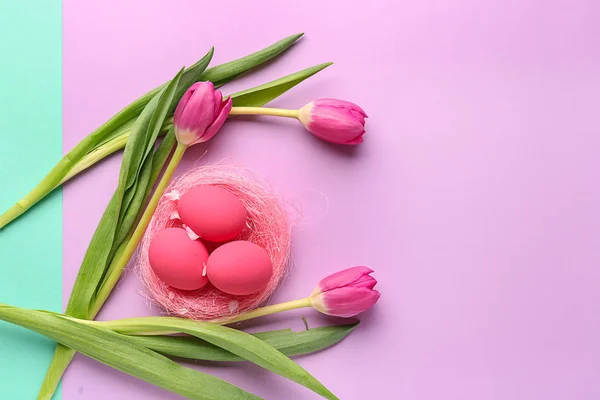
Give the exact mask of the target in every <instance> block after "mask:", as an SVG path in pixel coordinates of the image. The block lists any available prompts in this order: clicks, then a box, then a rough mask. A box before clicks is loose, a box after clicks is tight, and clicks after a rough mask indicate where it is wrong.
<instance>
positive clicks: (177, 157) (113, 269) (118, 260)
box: [91, 143, 187, 318]
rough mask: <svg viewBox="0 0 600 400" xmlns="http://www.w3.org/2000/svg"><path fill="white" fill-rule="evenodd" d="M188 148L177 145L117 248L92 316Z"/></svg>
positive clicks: (96, 311)
mask: <svg viewBox="0 0 600 400" xmlns="http://www.w3.org/2000/svg"><path fill="white" fill-rule="evenodd" d="M186 148H187V147H186V146H185V145H182V144H181V143H178V144H177V147H175V151H174V152H173V156H172V157H171V161H170V162H169V165H167V168H166V169H165V172H164V174H163V176H162V178H161V179H160V182H159V183H158V185H157V186H156V190H155V191H154V194H153V195H152V198H151V199H150V201H149V202H148V206H147V207H146V209H145V210H144V213H143V214H142V217H141V218H140V221H139V222H138V224H137V226H136V228H135V230H134V231H133V234H132V235H131V237H130V238H129V240H127V242H126V243H127V245H126V246H125V247H124V248H123V249H122V250H121V248H119V249H118V250H117V255H116V256H115V258H114V259H113V262H112V263H111V265H110V266H109V268H108V272H107V273H108V277H107V279H106V281H105V282H104V284H103V285H102V287H101V288H100V290H99V292H98V295H97V296H96V299H95V302H94V305H93V308H92V310H91V312H92V318H93V317H94V316H96V314H97V313H98V311H100V308H102V306H103V305H104V302H105V301H106V299H108V296H109V295H110V293H111V292H112V290H113V288H114V287H115V285H116V284H117V282H118V281H119V278H120V277H121V274H122V273H123V269H125V266H127V263H128V262H129V259H130V258H131V256H132V255H133V253H134V252H135V249H136V247H137V245H138V243H139V242H140V240H141V239H142V236H143V235H144V232H145V231H146V228H147V227H148V224H149V223H150V219H152V215H153V214H154V211H155V210H156V206H157V205H158V201H159V200H160V197H161V196H162V194H163V192H164V191H165V189H166V188H167V186H168V185H169V181H170V180H171V178H172V177H173V173H174V172H175V169H176V168H177V166H178V165H179V162H180V161H181V158H182V157H183V153H185V149H186Z"/></svg>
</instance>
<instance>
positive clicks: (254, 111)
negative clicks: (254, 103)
mask: <svg viewBox="0 0 600 400" xmlns="http://www.w3.org/2000/svg"><path fill="white" fill-rule="evenodd" d="M229 115H271V116H274V117H286V118H298V110H286V109H283V108H267V107H232V108H231V111H230V112H229Z"/></svg>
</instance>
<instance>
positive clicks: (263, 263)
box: [206, 240, 273, 296]
mask: <svg viewBox="0 0 600 400" xmlns="http://www.w3.org/2000/svg"><path fill="white" fill-rule="evenodd" d="M206 272H207V275H208V279H209V280H210V282H211V283H212V284H213V285H214V286H215V287H216V288H217V289H219V290H221V291H222V292H225V293H229V294H233V295H238V296H242V295H248V294H252V293H256V292H258V291H259V290H261V289H264V288H265V287H266V286H267V284H268V283H269V279H271V275H272V274H273V264H272V263H271V259H270V257H269V254H267V251H266V250H265V249H263V248H262V247H260V246H259V245H257V244H254V243H252V242H248V241H245V240H236V241H233V242H229V243H226V244H224V245H222V246H220V247H219V248H218V249H216V250H215V251H213V252H212V254H211V255H210V257H208V261H207V263H206Z"/></svg>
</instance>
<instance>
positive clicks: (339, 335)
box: [131, 322, 358, 361]
mask: <svg viewBox="0 0 600 400" xmlns="http://www.w3.org/2000/svg"><path fill="white" fill-rule="evenodd" d="M357 326H358V322H356V323H353V324H348V325H331V326H324V327H320V328H311V329H309V330H306V331H301V332H293V331H292V330H291V329H282V330H278V331H268V332H259V333H253V334H252V336H254V337H256V338H258V339H260V340H262V341H263V342H265V343H267V344H269V345H271V346H273V348H275V349H277V350H279V351H280V352H281V353H283V354H285V355H286V356H288V357H293V356H298V355H302V354H309V353H314V352H316V351H319V350H323V349H325V348H327V347H329V346H332V345H334V344H336V343H338V342H339V341H340V340H342V339H344V338H345V337H346V336H348V335H349V334H350V332H352V331H353V330H354V329H355V328H356V327H357ZM131 340H133V341H134V342H136V343H138V344H140V345H142V346H144V347H147V348H149V349H152V350H154V351H157V352H159V353H161V354H164V355H166V356H172V357H179V358H189V359H194V360H204V361H245V360H244V359H243V358H241V357H240V356H237V355H235V354H233V353H231V352H229V351H227V350H225V349H223V348H221V347H218V346H215V345H212V344H210V343H208V342H206V341H204V340H200V339H198V338H195V337H188V336H131Z"/></svg>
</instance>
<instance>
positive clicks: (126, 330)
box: [66, 297, 311, 336]
mask: <svg viewBox="0 0 600 400" xmlns="http://www.w3.org/2000/svg"><path fill="white" fill-rule="evenodd" d="M304 307H311V299H310V297H307V298H305V299H299V300H293V301H288V302H285V303H280V304H274V305H272V306H266V307H261V308H257V309H256V310H252V311H248V312H246V313H243V314H240V315H238V316H237V317H234V318H222V319H217V320H210V321H206V322H208V323H213V324H216V325H229V324H233V323H236V322H241V321H247V320H249V319H253V318H258V317H263V316H265V315H270V314H275V313H278V312H282V311H288V310H295V309H297V308H304ZM66 318H68V317H66ZM160 318H165V317H141V318H126V319H121V320H114V321H86V320H80V319H77V318H69V319H72V320H74V321H77V322H80V323H83V324H88V325H95V326H102V327H103V328H107V329H111V330H116V331H118V332H119V333H122V334H125V335H131V336H161V335H172V334H175V333H181V332H180V331H175V330H174V331H171V330H157V329H156V326H155V325H156V324H148V325H147V326H145V325H144V321H156V320H160ZM166 318H169V317H166Z"/></svg>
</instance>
